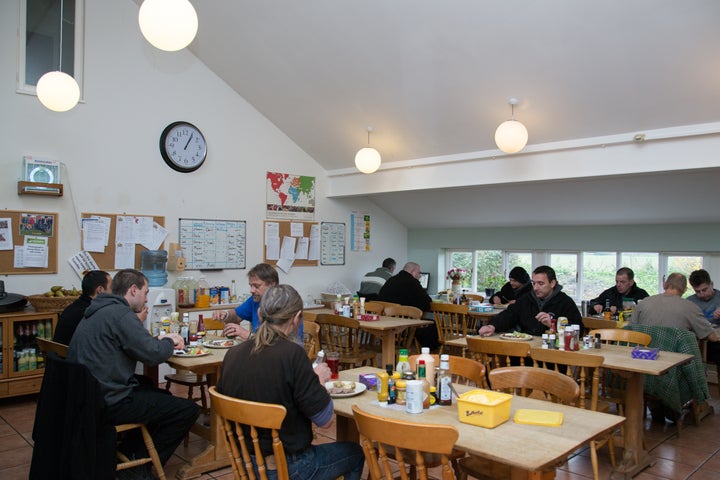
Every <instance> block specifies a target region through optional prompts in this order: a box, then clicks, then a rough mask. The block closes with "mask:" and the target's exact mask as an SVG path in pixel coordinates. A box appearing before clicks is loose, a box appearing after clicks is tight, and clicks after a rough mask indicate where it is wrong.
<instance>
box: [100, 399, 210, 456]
mask: <svg viewBox="0 0 720 480" xmlns="http://www.w3.org/2000/svg"><path fill="white" fill-rule="evenodd" d="M199 413H200V409H199V407H198V406H197V405H196V404H195V402H193V401H191V400H187V399H185V398H180V397H175V396H172V395H168V394H167V392H165V391H164V390H159V389H157V388H154V387H150V388H148V387H144V386H138V387H135V388H134V389H133V392H132V394H130V395H129V396H128V397H127V398H125V399H123V400H121V401H120V402H118V403H116V404H114V405H108V406H107V407H106V409H105V418H106V420H107V421H108V422H109V423H110V424H112V425H120V424H123V423H144V424H145V426H146V427H147V429H148V432H149V433H150V436H151V437H152V440H153V443H154V444H155V449H156V450H157V452H158V456H159V457H160V462H161V463H162V464H163V465H165V462H167V461H168V459H170V457H171V456H172V454H173V452H175V449H176V448H177V447H178V445H180V442H182V441H183V439H184V438H185V435H186V434H187V432H188V431H189V430H190V427H191V426H192V425H193V423H195V420H196V419H197V417H198V414H199ZM120 450H121V451H122V452H123V453H125V454H126V455H128V456H131V455H135V456H136V458H137V457H140V456H146V455H147V452H146V451H145V444H144V442H142V438H141V436H140V435H136V436H134V437H132V436H131V437H130V438H128V439H127V441H125V442H123V444H122V445H121V446H120Z"/></svg>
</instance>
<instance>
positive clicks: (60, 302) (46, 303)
mask: <svg viewBox="0 0 720 480" xmlns="http://www.w3.org/2000/svg"><path fill="white" fill-rule="evenodd" d="M78 298H80V296H79V295H78V296H75V297H46V296H45V295H42V294H40V295H28V297H27V299H28V301H29V302H30V304H31V305H32V306H33V308H34V309H35V311H36V312H62V311H63V310H65V307H67V306H68V305H70V304H71V303H72V302H74V301H75V300H77V299H78Z"/></svg>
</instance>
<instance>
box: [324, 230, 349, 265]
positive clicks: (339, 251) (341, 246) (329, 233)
mask: <svg viewBox="0 0 720 480" xmlns="http://www.w3.org/2000/svg"><path fill="white" fill-rule="evenodd" d="M320 264H322V265H345V224H344V223H336V222H322V223H321V224H320Z"/></svg>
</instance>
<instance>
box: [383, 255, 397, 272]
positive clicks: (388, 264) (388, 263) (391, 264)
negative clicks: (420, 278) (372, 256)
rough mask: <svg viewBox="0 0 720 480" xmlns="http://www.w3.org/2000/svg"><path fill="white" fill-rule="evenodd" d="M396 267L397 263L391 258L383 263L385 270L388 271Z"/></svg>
mask: <svg viewBox="0 0 720 480" xmlns="http://www.w3.org/2000/svg"><path fill="white" fill-rule="evenodd" d="M395 265H397V264H396V263H395V260H394V259H392V258H390V257H388V258H386V259H385V260H383V263H382V266H383V268H387V269H388V270H392V269H393V268H395Z"/></svg>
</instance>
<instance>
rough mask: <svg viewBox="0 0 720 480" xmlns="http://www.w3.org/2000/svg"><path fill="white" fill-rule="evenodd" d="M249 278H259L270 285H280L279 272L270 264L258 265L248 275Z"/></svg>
mask: <svg viewBox="0 0 720 480" xmlns="http://www.w3.org/2000/svg"><path fill="white" fill-rule="evenodd" d="M247 276H248V278H250V277H257V278H259V279H260V280H262V281H263V282H265V283H267V284H268V285H277V284H278V283H280V277H278V273H277V270H275V267H273V266H272V265H270V264H269V263H258V264H257V265H255V266H254V267H253V268H251V269H250V271H249V272H248V274H247Z"/></svg>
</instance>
